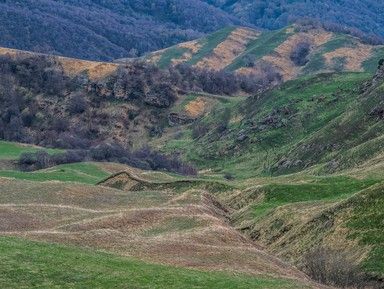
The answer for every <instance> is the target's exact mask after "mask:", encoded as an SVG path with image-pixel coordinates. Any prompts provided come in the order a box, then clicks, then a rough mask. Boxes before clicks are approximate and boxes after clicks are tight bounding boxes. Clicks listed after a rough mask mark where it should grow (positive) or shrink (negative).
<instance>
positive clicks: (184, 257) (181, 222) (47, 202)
mask: <svg viewBox="0 0 384 289" xmlns="http://www.w3.org/2000/svg"><path fill="white" fill-rule="evenodd" d="M102 166H103V167H104V169H109V170H110V171H111V172H115V171H116V169H117V168H121V167H122V166H120V165H116V164H103V165H102ZM125 176H126V177H125V179H122V178H121V176H120V175H119V174H117V175H115V176H114V177H111V178H109V179H108V180H107V181H105V182H102V183H101V184H100V185H97V186H94V185H85V184H76V183H63V182H57V181H56V182H31V181H21V180H15V179H8V178H1V179H0V184H1V191H2V193H1V195H0V217H1V219H2V223H1V225H0V234H1V235H2V236H16V237H22V238H26V239H30V240H38V241H44V242H54V243H61V244H65V245H75V246H79V247H86V248H93V249H97V250H103V251H107V252H111V253H113V254H118V255H121V256H129V257H135V258H138V259H140V260H144V261H148V262H154V263H161V264H167V265H173V266H179V267H186V268H196V269H201V270H208V271H227V272H232V273H233V272H237V273H245V274H250V275H254V276H269V277H276V278H284V279H290V280H294V281H295V282H298V283H300V284H302V286H303V288H304V287H307V286H310V287H313V288H318V287H319V286H318V285H316V284H314V283H312V282H311V281H309V279H308V278H307V276H306V275H305V274H303V273H301V272H300V271H298V270H297V269H295V268H294V267H292V266H290V265H288V264H286V263H284V262H282V261H280V260H279V259H277V258H276V257H274V256H272V255H270V254H268V253H266V252H265V250H264V249H263V248H261V247H260V246H257V245H255V244H254V243H253V242H252V241H251V240H250V239H249V238H248V237H246V236H244V235H242V234H241V233H240V232H239V231H237V230H236V229H234V228H233V227H232V226H231V225H230V224H229V221H228V219H227V217H228V216H229V214H230V210H229V209H227V208H225V207H224V206H222V205H221V204H220V203H219V202H218V201H217V200H216V198H215V197H214V196H213V194H211V193H210V191H209V189H204V186H201V185H200V186H199V185H196V186H195V185H194V184H197V183H198V182H193V183H191V184H190V185H188V186H184V185H181V183H180V182H181V181H178V180H177V178H175V177H172V176H167V174H164V173H151V172H145V171H140V170H138V169H128V170H127V173H126V174H125ZM132 180H134V181H135V184H136V185H135V186H129V187H130V190H126V189H124V188H125V187H126V186H125V184H127V183H128V182H132ZM122 182H123V183H122ZM116 184H117V185H116ZM113 187H119V188H122V189H117V188H113ZM207 187H208V186H207ZM156 188H158V189H156ZM228 189H230V188H229V187H228Z"/></svg>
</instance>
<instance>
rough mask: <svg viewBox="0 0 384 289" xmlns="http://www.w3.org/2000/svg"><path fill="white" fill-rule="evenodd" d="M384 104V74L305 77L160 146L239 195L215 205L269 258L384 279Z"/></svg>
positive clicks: (222, 108) (220, 110)
mask: <svg viewBox="0 0 384 289" xmlns="http://www.w3.org/2000/svg"><path fill="white" fill-rule="evenodd" d="M382 95H383V69H381V70H380V71H379V72H378V73H377V74H376V75H375V77H374V79H373V80H372V76H371V75H370V74H367V73H340V74H319V75H316V76H306V77H301V78H299V79H296V80H293V81H288V82H286V83H285V84H283V85H282V86H280V87H278V88H275V89H273V90H271V91H269V92H267V93H264V94H262V95H258V96H255V97H249V98H247V99H246V100H240V101H237V102H236V101H229V102H225V103H218V104H216V105H215V107H214V108H213V109H212V110H211V111H210V112H209V113H207V114H205V115H204V116H203V117H201V118H200V119H199V120H198V121H197V122H195V123H194V124H191V125H187V126H184V127H183V129H182V133H179V134H177V137H175V135H176V134H169V135H166V136H164V137H163V139H162V142H157V144H158V145H162V146H163V147H164V149H165V150H169V151H178V152H180V153H181V154H183V155H184V156H185V157H186V158H187V159H190V160H193V161H195V162H196V163H198V164H199V165H200V167H202V168H205V169H206V170H205V171H203V173H204V175H205V177H206V178H211V179H219V178H220V177H221V178H222V177H225V178H227V179H229V180H230V181H229V182H230V183H232V184H233V185H236V186H238V187H239V188H240V192H239V191H236V192H233V193H228V192H224V193H222V194H220V193H219V192H218V197H219V199H220V200H221V201H222V202H223V203H225V204H226V205H228V206H229V207H230V208H232V210H233V211H232V213H231V216H230V219H231V220H232V224H233V225H234V226H235V227H236V228H238V229H239V230H241V231H243V232H245V233H247V234H248V235H249V236H250V237H251V238H252V239H253V240H255V241H256V242H258V243H261V244H262V245H263V246H265V247H266V248H267V250H268V251H269V252H271V253H274V254H277V255H278V256H280V257H281V258H283V259H285V260H288V261H290V262H292V263H294V264H296V265H297V266H299V267H300V268H303V270H305V262H307V261H308V260H306V259H305V258H306V257H305V256H306V253H305V252H310V251H311V250H313V248H321V247H324V248H328V249H329V250H330V251H329V252H332V253H330V254H332V255H333V256H339V257H340V256H348V257H345V258H346V259H343V260H344V261H343V263H345V264H348V265H346V266H351V267H353V266H355V265H353V264H358V265H357V266H358V267H359V268H360V269H359V270H363V271H364V272H366V273H367V274H369V275H370V276H371V277H368V278H376V277H379V278H381V276H383V274H384V271H383V269H382V268H383V262H382V261H381V260H382V258H381V256H382V254H383V243H382V237H383V236H382V235H383V234H382V230H383V228H384V227H383V223H382V221H380V220H382V213H381V211H382V201H381V199H382V193H383V186H382V181H383V177H384V175H383V173H382V172H383V170H382V168H383V153H384V151H383V150H384V147H383V145H382V144H383V142H382V138H383V134H384V123H383V118H382V102H383V98H382ZM228 111H229V112H228ZM224 115H229V117H226V118H223V116H224ZM223 122H225V123H227V124H226V126H225V128H224V129H223V127H222V124H223ZM328 249H327V250H328ZM324 254H325V253H324ZM327 258H328V259H329V260H331V261H330V262H332V260H333V258H331V256H328V257H327ZM340 258H344V257H340ZM335 262H336V261H335ZM340 274H341V273H340ZM372 276H373V277H372ZM378 286H379V285H378Z"/></svg>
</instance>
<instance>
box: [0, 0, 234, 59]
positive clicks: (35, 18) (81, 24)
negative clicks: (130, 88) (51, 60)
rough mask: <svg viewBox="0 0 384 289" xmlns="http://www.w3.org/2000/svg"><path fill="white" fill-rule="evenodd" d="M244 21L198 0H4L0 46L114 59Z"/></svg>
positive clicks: (0, 11) (171, 43) (0, 13)
mask: <svg viewBox="0 0 384 289" xmlns="http://www.w3.org/2000/svg"><path fill="white" fill-rule="evenodd" d="M236 24H241V22H240V21H238V20H237V19H236V18H235V17H233V16H230V15H229V14H227V13H226V12H223V11H221V10H220V9H218V8H215V7H212V6H210V5H208V4H206V3H203V2H201V1H200V0H157V1H146V0H131V1H114V0H85V1H74V0H64V1H53V0H23V1H20V0H3V1H0V46H6V47H12V48H18V49H24V50H32V51H37V52H44V53H54V54H62V55H65V56H71V57H76V58H85V59H99V60H112V59H116V58H122V57H127V56H138V55H141V54H143V53H145V52H148V51H154V50H158V49H161V48H165V47H168V46H171V45H173V44H176V43H179V42H183V41H187V40H190V39H194V38H197V37H200V36H202V35H203V34H204V33H205V32H211V31H215V30H218V29H220V28H222V27H224V26H228V25H236Z"/></svg>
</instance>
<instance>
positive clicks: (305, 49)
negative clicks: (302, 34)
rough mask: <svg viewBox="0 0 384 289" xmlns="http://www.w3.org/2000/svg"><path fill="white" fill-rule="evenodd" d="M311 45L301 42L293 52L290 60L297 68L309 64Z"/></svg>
mask: <svg viewBox="0 0 384 289" xmlns="http://www.w3.org/2000/svg"><path fill="white" fill-rule="evenodd" d="M310 51H311V45H310V44H309V43H308V42H300V43H298V44H297V45H296V47H295V48H294V49H293V50H292V52H291V55H290V58H291V60H292V61H293V63H294V64H295V65H296V66H304V65H306V64H307V62H308V55H309V52H310Z"/></svg>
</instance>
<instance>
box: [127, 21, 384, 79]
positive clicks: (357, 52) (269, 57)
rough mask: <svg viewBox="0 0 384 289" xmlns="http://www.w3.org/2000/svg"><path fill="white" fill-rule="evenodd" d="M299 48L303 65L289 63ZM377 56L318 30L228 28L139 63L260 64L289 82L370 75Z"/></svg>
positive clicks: (376, 49)
mask: <svg viewBox="0 0 384 289" xmlns="http://www.w3.org/2000/svg"><path fill="white" fill-rule="evenodd" d="M300 44H305V45H308V51H306V52H303V53H304V54H305V55H304V56H303V58H304V61H303V63H295V59H293V53H294V52H295V50H296V49H297V47H298V45H300ZM383 55H384V48H383V46H380V45H378V46H373V45H368V44H365V43H364V42H363V41H362V40H360V39H358V38H356V37H353V36H350V35H347V34H342V33H335V32H330V31H326V30H324V29H322V28H312V29H307V30H306V29H302V28H301V27H300V26H299V25H293V26H289V27H286V28H283V29H281V30H276V31H266V32H259V31H257V30H253V29H250V28H243V27H229V28H225V29H222V30H220V31H217V32H215V33H213V34H210V35H208V36H206V37H204V38H201V39H198V40H194V41H191V42H186V43H181V44H178V45H176V46H173V47H171V48H168V49H164V50H161V51H158V52H153V53H150V54H149V55H148V56H146V57H145V59H147V60H148V61H150V62H152V63H156V64H157V65H159V66H160V67H166V66H169V65H176V64H179V63H185V64H188V65H193V66H196V67H200V68H208V69H215V70H222V69H225V70H229V71H236V72H238V73H244V74H257V73H258V72H259V69H260V68H259V67H260V63H263V64H265V63H266V64H269V65H272V66H273V67H276V68H277V69H278V71H279V72H280V73H281V74H282V75H283V78H284V80H290V79H294V78H296V77H298V76H300V75H307V74H315V73H319V72H332V71H367V72H371V73H373V72H374V71H375V70H376V68H377V62H378V60H379V59H380V58H381V57H383ZM120 61H122V60H120Z"/></svg>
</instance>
